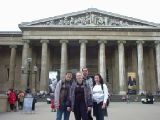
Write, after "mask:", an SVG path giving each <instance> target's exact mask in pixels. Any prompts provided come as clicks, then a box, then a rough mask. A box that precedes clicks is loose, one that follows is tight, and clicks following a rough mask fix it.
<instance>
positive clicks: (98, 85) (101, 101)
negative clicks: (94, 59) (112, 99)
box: [93, 74, 108, 120]
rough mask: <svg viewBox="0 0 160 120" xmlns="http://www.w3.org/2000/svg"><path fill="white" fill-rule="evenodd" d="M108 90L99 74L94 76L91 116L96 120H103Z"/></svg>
mask: <svg viewBox="0 0 160 120" xmlns="http://www.w3.org/2000/svg"><path fill="white" fill-rule="evenodd" d="M107 99H108V88H107V85H106V84H104V83H103V79H102V77H101V75H100V74H95V76H94V82H93V114H94V116H96V120H104V115H105V112H106V111H105V110H106V109H107V108H106V107H107V106H106V104H107Z"/></svg>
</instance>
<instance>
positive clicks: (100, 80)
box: [93, 73, 104, 86]
mask: <svg viewBox="0 0 160 120" xmlns="http://www.w3.org/2000/svg"><path fill="white" fill-rule="evenodd" d="M95 76H98V77H99V83H100V84H102V85H103V83H104V82H103V78H102V76H101V75H100V74H98V73H97V74H95V75H94V77H95ZM95 84H96V82H95V80H93V86H95Z"/></svg>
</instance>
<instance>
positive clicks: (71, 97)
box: [67, 82, 93, 111]
mask: <svg viewBox="0 0 160 120" xmlns="http://www.w3.org/2000/svg"><path fill="white" fill-rule="evenodd" d="M76 86H77V82H73V83H72V86H71V88H70V92H69V97H68V100H67V107H71V109H72V111H73V110H74V104H75V88H76ZM83 86H84V98H85V103H86V106H87V107H92V105H93V103H92V102H93V101H92V92H91V88H90V86H89V85H87V84H85V83H83Z"/></svg>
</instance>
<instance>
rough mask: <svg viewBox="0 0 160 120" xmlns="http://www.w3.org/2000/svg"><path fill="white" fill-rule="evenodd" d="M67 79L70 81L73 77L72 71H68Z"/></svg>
mask: <svg viewBox="0 0 160 120" xmlns="http://www.w3.org/2000/svg"><path fill="white" fill-rule="evenodd" d="M65 79H66V80H68V81H69V80H71V79H72V73H67V74H66V77H65Z"/></svg>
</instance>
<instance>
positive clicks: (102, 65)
mask: <svg viewBox="0 0 160 120" xmlns="http://www.w3.org/2000/svg"><path fill="white" fill-rule="evenodd" d="M98 43H99V58H98V59H99V60H98V61H99V65H98V67H99V68H98V70H99V73H100V75H101V76H102V78H103V80H104V82H105V83H106V54H105V43H107V41H105V40H99V41H98Z"/></svg>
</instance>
